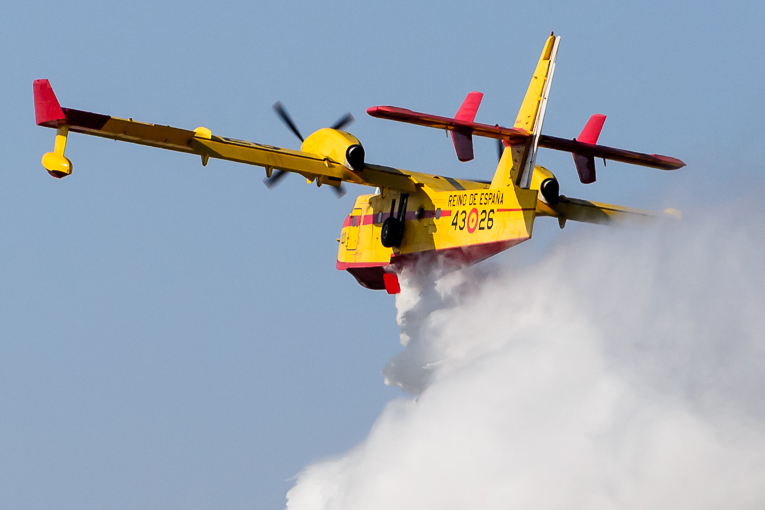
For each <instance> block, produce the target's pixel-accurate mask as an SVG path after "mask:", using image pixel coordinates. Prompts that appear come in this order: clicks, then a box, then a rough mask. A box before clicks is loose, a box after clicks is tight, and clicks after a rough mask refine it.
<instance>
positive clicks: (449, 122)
mask: <svg viewBox="0 0 765 510" xmlns="http://www.w3.org/2000/svg"><path fill="white" fill-rule="evenodd" d="M367 113H368V114H369V115H371V116H372V117H378V118H381V119H388V120H395V121H398V122H406V123H407V124H416V125H418V126H425V127H431V128H436V129H446V130H448V131H460V132H463V133H468V132H469V133H471V134H473V135H476V136H483V137H485V138H496V139H497V140H507V141H508V142H510V143H511V144H517V143H524V142H525V141H526V139H527V138H528V136H529V133H527V132H526V131H524V130H523V129H519V128H506V127H501V126H490V125H489V124H480V123H477V122H468V121H465V120H458V119H450V118H449V117H440V116H438V115H431V114H429V113H420V112H415V111H412V110H407V109H406V108H398V107H395V106H372V107H370V108H367Z"/></svg>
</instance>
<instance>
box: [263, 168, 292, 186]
mask: <svg viewBox="0 0 765 510" xmlns="http://www.w3.org/2000/svg"><path fill="white" fill-rule="evenodd" d="M285 177H287V172H285V171H284V170H274V173H273V174H271V177H266V178H265V179H263V184H265V185H266V188H268V189H271V188H273V187H274V186H276V185H277V184H279V183H280V182H281V180H282V179H284V178H285Z"/></svg>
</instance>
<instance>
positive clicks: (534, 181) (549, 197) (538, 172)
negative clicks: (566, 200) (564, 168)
mask: <svg viewBox="0 0 765 510" xmlns="http://www.w3.org/2000/svg"><path fill="white" fill-rule="evenodd" d="M530 188H531V189H535V190H538V191H539V195H540V196H541V198H542V200H543V201H545V202H547V203H548V204H550V205H555V204H557V203H558V201H560V184H558V179H556V178H555V175H553V173H552V172H551V171H549V170H548V169H546V168H545V167H543V166H536V167H534V174H533V175H532V176H531V186H530Z"/></svg>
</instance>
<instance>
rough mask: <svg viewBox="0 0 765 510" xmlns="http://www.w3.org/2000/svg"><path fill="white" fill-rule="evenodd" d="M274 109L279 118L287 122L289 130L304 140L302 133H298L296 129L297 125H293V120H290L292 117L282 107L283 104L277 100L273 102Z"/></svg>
mask: <svg viewBox="0 0 765 510" xmlns="http://www.w3.org/2000/svg"><path fill="white" fill-rule="evenodd" d="M274 111H275V112H276V114H277V115H278V116H279V118H280V119H282V122H284V123H285V124H287V127H288V128H290V131H292V132H293V133H295V136H297V137H298V138H300V141H301V142H302V141H304V139H303V135H301V134H300V131H298V128H297V126H296V125H295V123H294V122H292V117H290V114H289V113H287V110H286V109H285V108H284V106H283V105H282V103H281V102H280V101H277V102H276V103H275V104H274Z"/></svg>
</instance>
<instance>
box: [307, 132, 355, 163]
mask: <svg viewBox="0 0 765 510" xmlns="http://www.w3.org/2000/svg"><path fill="white" fill-rule="evenodd" d="M300 150H301V151H304V152H312V153H314V154H319V155H320V156H322V157H325V158H329V159H331V160H332V161H335V162H337V163H340V164H342V165H345V166H346V167H347V168H349V169H351V170H354V171H357V172H358V171H360V170H363V169H364V157H365V154H364V147H362V145H361V142H359V140H358V138H356V137H355V136H353V135H352V134H350V133H346V132H345V131H338V130H337V129H331V128H323V129H320V130H318V131H316V132H315V133H313V134H311V135H310V136H309V137H308V138H306V139H305V141H304V142H303V145H302V146H301V147H300Z"/></svg>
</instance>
